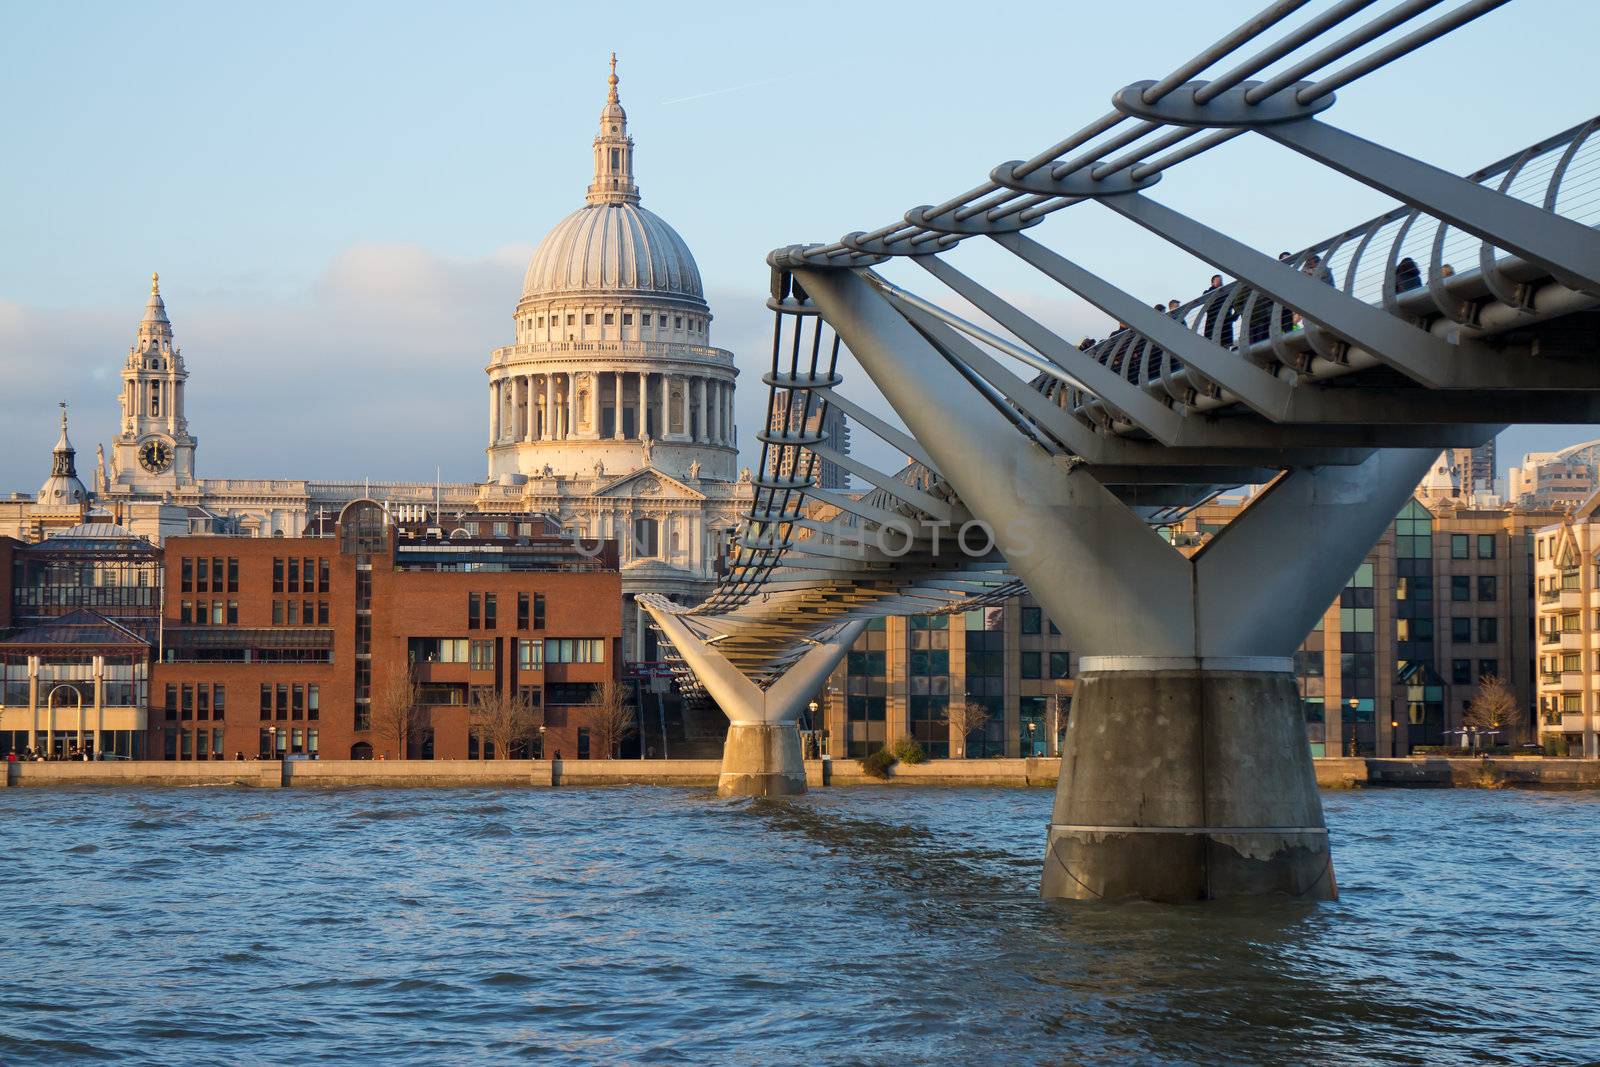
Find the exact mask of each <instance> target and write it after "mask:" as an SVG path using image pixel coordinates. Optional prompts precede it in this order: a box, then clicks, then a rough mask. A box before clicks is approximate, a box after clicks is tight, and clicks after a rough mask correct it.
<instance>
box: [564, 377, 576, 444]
mask: <svg viewBox="0 0 1600 1067" xmlns="http://www.w3.org/2000/svg"><path fill="white" fill-rule="evenodd" d="M563 436H565V437H566V438H567V439H568V440H569V441H570V440H572V439H573V438H575V437H577V436H578V376H577V375H576V374H574V373H573V372H572V371H567V432H566V433H565V434H564V435H563Z"/></svg>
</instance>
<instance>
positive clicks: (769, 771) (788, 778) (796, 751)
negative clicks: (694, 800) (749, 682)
mask: <svg viewBox="0 0 1600 1067" xmlns="http://www.w3.org/2000/svg"><path fill="white" fill-rule="evenodd" d="M805 791H806V764H805V760H804V759H802V758H801V755H800V729H799V726H798V724H797V723H795V722H780V723H765V722H734V723H729V725H728V739H727V740H726V741H724V742H723V745H722V772H721V773H720V774H719V775H717V795H718V796H724V797H788V796H798V795H799V794H801V793H804V792H805Z"/></svg>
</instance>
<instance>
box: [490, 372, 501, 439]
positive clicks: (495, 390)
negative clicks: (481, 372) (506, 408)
mask: <svg viewBox="0 0 1600 1067" xmlns="http://www.w3.org/2000/svg"><path fill="white" fill-rule="evenodd" d="M499 443H500V383H499V382H490V383H489V447H490V448H493V447H494V446H495V445H497V444H499Z"/></svg>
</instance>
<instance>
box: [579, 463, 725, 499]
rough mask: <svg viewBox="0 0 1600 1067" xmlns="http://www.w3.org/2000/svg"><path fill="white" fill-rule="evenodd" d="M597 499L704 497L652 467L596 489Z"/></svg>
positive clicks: (698, 491)
mask: <svg viewBox="0 0 1600 1067" xmlns="http://www.w3.org/2000/svg"><path fill="white" fill-rule="evenodd" d="M593 495H594V496H597V497H612V498H637V497H645V498H649V497H660V498H661V499H663V500H704V499H706V495H705V494H704V493H702V492H700V490H698V489H694V488H692V487H690V486H689V485H687V484H686V483H684V482H680V481H678V479H676V478H674V477H672V476H671V475H669V474H663V473H661V472H660V471H658V470H656V469H655V468H654V467H644V468H641V469H640V470H636V471H634V472H633V473H632V474H625V475H623V476H622V477H620V478H614V479H612V480H611V481H608V482H606V483H604V484H603V485H601V486H599V487H597V488H596V489H595V491H594V494H593Z"/></svg>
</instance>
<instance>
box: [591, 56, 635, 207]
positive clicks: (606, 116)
mask: <svg viewBox="0 0 1600 1067" xmlns="http://www.w3.org/2000/svg"><path fill="white" fill-rule="evenodd" d="M606 84H607V89H606V106H605V107H604V108H602V109H601V111H600V133H599V134H598V135H597V136H596V137H595V139H594V183H593V184H592V185H590V186H589V196H588V201H589V203H591V204H637V203H638V202H639V187H638V186H637V185H635V184H634V183H633V138H632V137H629V136H628V113H627V112H626V111H624V110H622V101H621V99H620V98H619V97H618V96H617V54H616V53H615V52H612V53H611V75H610V77H608V78H607V79H606Z"/></svg>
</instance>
